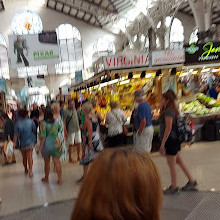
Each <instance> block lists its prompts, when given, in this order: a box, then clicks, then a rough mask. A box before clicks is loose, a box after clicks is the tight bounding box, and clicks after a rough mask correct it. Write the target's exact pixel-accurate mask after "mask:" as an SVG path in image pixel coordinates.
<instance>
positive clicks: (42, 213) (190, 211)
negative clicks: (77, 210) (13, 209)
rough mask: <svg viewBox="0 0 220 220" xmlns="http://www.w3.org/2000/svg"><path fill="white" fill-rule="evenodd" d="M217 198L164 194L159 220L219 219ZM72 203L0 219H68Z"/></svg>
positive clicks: (207, 194) (200, 194)
mask: <svg viewBox="0 0 220 220" xmlns="http://www.w3.org/2000/svg"><path fill="white" fill-rule="evenodd" d="M219 200H220V193H216V192H215V193H213V192H185V193H184V192H182V193H180V194H179V195H178V196H165V197H164V199H163V207H162V210H161V220H198V219H199V220H208V219H211V220H219V219H220V210H219ZM74 204H75V200H73V199H72V200H67V201H66V200H65V201H62V202H57V203H53V204H50V205H48V206H41V207H36V208H33V209H28V210H25V211H21V212H19V213H16V214H11V215H8V216H3V217H2V218H1V217H0V220H17V219H22V220H38V219H41V220H61V219H70V216H71V214H72V211H73V208H74Z"/></svg>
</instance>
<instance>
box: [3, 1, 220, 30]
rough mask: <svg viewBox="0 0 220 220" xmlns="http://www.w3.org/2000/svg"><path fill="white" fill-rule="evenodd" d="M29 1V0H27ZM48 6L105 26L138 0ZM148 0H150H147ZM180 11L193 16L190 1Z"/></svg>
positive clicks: (219, 14)
mask: <svg viewBox="0 0 220 220" xmlns="http://www.w3.org/2000/svg"><path fill="white" fill-rule="evenodd" d="M27 1H28V0H27ZM45 1H46V7H47V8H50V9H53V10H55V11H58V12H60V13H63V14H66V15H69V16H72V17H74V18H77V19H79V20H82V21H84V22H86V23H88V24H91V25H95V26H98V27H105V26H106V25H107V24H109V23H113V22H114V21H116V20H118V19H119V18H121V17H123V15H124V14H125V13H126V12H127V11H129V10H130V9H132V8H134V7H135V5H136V2H137V0H45ZM146 1H148V0H146ZM218 1H219V0H216V1H214V6H213V13H212V21H213V24H220V9H219V8H220V7H219V6H218V5H217V2H218ZM2 10H4V3H3V1H2V0H0V11H2ZM179 12H181V13H184V14H187V15H189V16H193V14H192V10H191V7H190V6H189V3H188V1H183V3H182V4H181V5H180V7H179Z"/></svg>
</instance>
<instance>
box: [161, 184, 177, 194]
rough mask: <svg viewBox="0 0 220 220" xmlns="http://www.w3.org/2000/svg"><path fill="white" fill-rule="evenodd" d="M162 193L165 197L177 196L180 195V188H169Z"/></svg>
mask: <svg viewBox="0 0 220 220" xmlns="http://www.w3.org/2000/svg"><path fill="white" fill-rule="evenodd" d="M163 193H164V194H165V195H178V194H179V193H180V188H179V187H176V189H173V188H172V186H170V187H169V188H167V189H165V190H164V191H163Z"/></svg>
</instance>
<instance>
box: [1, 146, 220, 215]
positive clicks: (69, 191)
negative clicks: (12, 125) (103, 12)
mask: <svg viewBox="0 0 220 220" xmlns="http://www.w3.org/2000/svg"><path fill="white" fill-rule="evenodd" d="M182 155H183V158H184V160H185V161H186V162H187V164H188V166H189V168H190V170H191V171H192V173H193V174H194V176H195V177H196V179H197V180H198V182H199V189H200V190H202V191H209V190H211V189H212V190H214V189H215V190H216V191H220V184H219V182H220V166H219V164H220V156H219V155H220V142H208V143H204V142H203V143H197V144H194V145H193V146H192V147H190V148H188V149H184V150H183V151H182ZM152 157H153V160H154V161H155V163H156V165H157V166H158V169H159V171H160V173H161V178H162V183H163V186H167V185H169V184H170V177H169V170H168V167H167V165H166V161H165V159H164V158H161V157H159V156H158V154H154V155H152ZM17 159H18V163H17V164H15V165H12V166H8V167H2V168H0V197H1V198H2V203H1V205H0V215H7V214H9V213H15V212H18V211H20V210H25V209H28V208H31V207H36V206H39V205H43V204H47V203H51V202H56V201H64V200H68V199H74V198H77V193H78V190H79V186H77V185H76V184H75V181H76V180H77V179H78V178H80V177H81V175H82V167H80V166H78V165H70V164H68V163H64V164H63V185H62V186H58V185H56V175H55V173H54V172H51V176H50V183H49V184H46V185H45V184H42V183H41V181H40V179H41V177H42V176H43V160H42V158H41V157H40V156H39V157H38V156H36V155H35V157H34V178H33V179H29V178H28V177H25V175H24V172H23V167H22V164H21V158H20V156H19V152H18V158H17ZM52 170H53V167H52ZM178 178H179V185H183V184H185V182H186V179H185V177H184V176H183V174H182V173H181V172H179V175H178ZM207 201H208V200H207ZM177 212H181V210H177Z"/></svg>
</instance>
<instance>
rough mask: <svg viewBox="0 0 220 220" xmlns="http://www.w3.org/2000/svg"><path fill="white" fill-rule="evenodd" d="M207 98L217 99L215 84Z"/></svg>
mask: <svg viewBox="0 0 220 220" xmlns="http://www.w3.org/2000/svg"><path fill="white" fill-rule="evenodd" d="M209 96H210V97H211V98H213V99H217V98H218V91H217V86H216V84H213V85H212V88H211V89H210V90H209Z"/></svg>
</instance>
